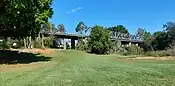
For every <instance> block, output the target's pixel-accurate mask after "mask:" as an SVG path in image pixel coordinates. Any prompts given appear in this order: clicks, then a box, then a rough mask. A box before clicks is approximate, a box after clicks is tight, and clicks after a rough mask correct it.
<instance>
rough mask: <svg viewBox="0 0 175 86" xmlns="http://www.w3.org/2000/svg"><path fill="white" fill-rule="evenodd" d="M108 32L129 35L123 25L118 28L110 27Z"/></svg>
mask: <svg viewBox="0 0 175 86" xmlns="http://www.w3.org/2000/svg"><path fill="white" fill-rule="evenodd" d="M108 30H110V31H115V32H120V33H129V32H128V30H127V28H126V27H124V26H123V25H117V26H114V27H109V28H108Z"/></svg>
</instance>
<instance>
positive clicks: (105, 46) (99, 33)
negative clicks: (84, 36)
mask: <svg viewBox="0 0 175 86" xmlns="http://www.w3.org/2000/svg"><path fill="white" fill-rule="evenodd" d="M110 43H111V41H110V34H109V31H108V30H106V29H105V28H103V27H101V26H94V27H92V31H91V34H90V41H89V48H90V49H91V52H92V53H96V54H106V53H107V52H108V50H109V48H110Z"/></svg>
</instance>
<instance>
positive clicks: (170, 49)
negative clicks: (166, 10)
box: [167, 42, 175, 56]
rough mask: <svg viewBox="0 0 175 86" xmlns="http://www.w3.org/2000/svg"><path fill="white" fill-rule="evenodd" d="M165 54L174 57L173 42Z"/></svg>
mask: <svg viewBox="0 0 175 86" xmlns="http://www.w3.org/2000/svg"><path fill="white" fill-rule="evenodd" d="M167 52H168V53H169V54H170V55H171V56H175V42H173V43H172V44H171V45H170V46H169V48H168V49H167Z"/></svg>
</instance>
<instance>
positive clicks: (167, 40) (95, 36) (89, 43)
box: [76, 21, 175, 56]
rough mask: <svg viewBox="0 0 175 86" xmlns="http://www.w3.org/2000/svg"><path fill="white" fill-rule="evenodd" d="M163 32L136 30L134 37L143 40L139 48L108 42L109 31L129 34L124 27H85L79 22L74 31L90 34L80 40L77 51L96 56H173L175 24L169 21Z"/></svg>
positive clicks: (117, 41) (174, 50) (174, 49)
mask: <svg viewBox="0 0 175 86" xmlns="http://www.w3.org/2000/svg"><path fill="white" fill-rule="evenodd" d="M80 26H81V27H80ZM163 28H164V31H157V32H154V33H150V32H148V31H146V29H143V28H138V30H137V32H136V36H137V37H139V38H140V39H142V40H143V42H142V44H141V45H140V46H137V45H131V46H128V45H122V44H121V43H120V41H119V40H116V41H111V40H110V36H111V35H110V31H116V32H121V33H127V34H130V33H129V31H128V30H127V28H126V27H124V26H123V25H117V26H113V27H107V28H106V27H102V26H98V25H96V26H94V27H91V28H87V26H86V25H85V24H84V23H83V22H80V23H79V24H78V25H77V28H76V31H77V32H80V33H81V34H83V33H86V32H87V31H89V32H90V38H88V39H86V40H83V39H80V40H79V42H78V44H77V49H78V50H84V51H88V52H91V53H96V54H107V53H120V54H124V55H127V54H135V55H141V54H146V55H155V56H156V55H157V56H167V55H174V54H175V41H174V40H175V22H173V21H170V22H168V23H166V24H165V25H163Z"/></svg>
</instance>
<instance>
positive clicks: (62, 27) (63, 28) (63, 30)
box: [58, 24, 65, 33]
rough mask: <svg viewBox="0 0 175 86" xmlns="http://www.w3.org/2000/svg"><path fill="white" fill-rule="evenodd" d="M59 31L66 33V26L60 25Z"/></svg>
mask: <svg viewBox="0 0 175 86" xmlns="http://www.w3.org/2000/svg"><path fill="white" fill-rule="evenodd" d="M58 30H59V31H60V32H61V33H65V27H64V24H60V25H58Z"/></svg>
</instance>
